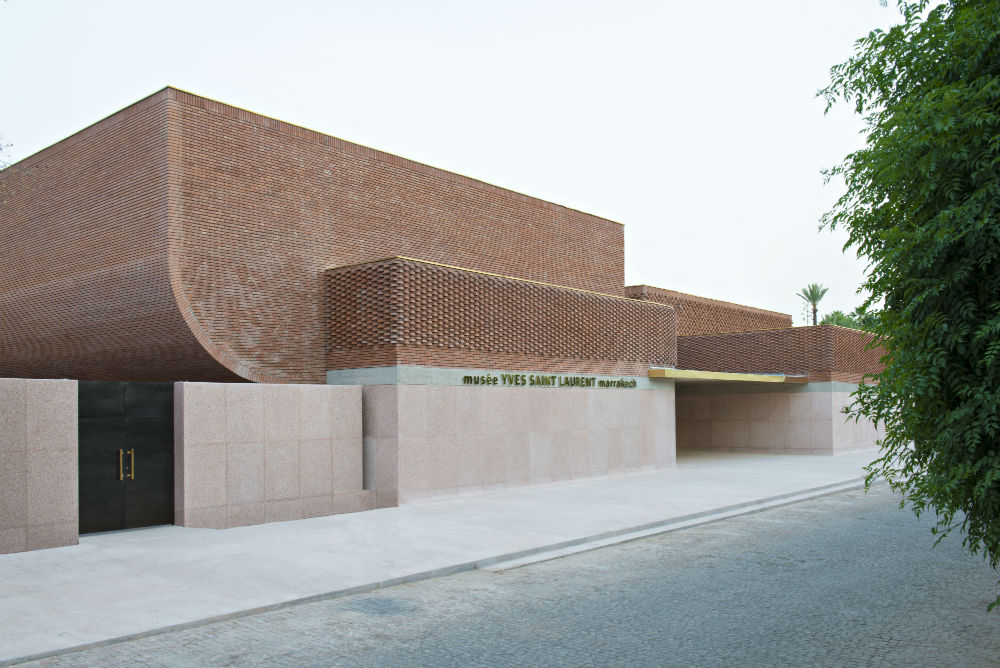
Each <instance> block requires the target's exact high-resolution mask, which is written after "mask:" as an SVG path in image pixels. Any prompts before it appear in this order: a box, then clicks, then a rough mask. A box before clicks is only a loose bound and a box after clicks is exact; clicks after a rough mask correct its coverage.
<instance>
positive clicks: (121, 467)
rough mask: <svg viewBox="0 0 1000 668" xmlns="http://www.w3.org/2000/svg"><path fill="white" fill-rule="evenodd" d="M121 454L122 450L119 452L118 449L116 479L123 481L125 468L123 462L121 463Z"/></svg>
mask: <svg viewBox="0 0 1000 668" xmlns="http://www.w3.org/2000/svg"><path fill="white" fill-rule="evenodd" d="M122 454H123V453H122V450H121V448H119V449H118V479H119V480H124V479H125V466H124V462H123V461H122Z"/></svg>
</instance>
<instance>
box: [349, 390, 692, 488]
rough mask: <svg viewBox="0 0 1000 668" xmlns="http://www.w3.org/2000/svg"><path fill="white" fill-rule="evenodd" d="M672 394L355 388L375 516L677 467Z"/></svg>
mask: <svg viewBox="0 0 1000 668" xmlns="http://www.w3.org/2000/svg"><path fill="white" fill-rule="evenodd" d="M673 390H674V388H673V384H672V383H664V386H663V388H661V389H657V390H606V389H605V390H602V389H575V388H563V389H549V388H523V387H466V386H447V385H375V386H366V387H365V388H364V434H365V464H366V471H365V477H366V486H367V487H370V488H371V489H374V490H375V491H376V494H377V505H378V506H380V507H384V506H392V505H397V504H404V503H407V502H412V501H419V500H423V499H428V498H441V497H449V496H459V495H462V494H474V493H477V492H482V491H487V490H496V489H504V488H513V487H523V486H527V485H537V484H546V483H554V482H559V481H566V480H573V479H584V478H597V477H607V476H614V475H623V474H627V473H636V472H640V471H647V470H654V469H661V468H672V467H674V466H675V465H676V458H675V442H674V435H675V428H674V391H673Z"/></svg>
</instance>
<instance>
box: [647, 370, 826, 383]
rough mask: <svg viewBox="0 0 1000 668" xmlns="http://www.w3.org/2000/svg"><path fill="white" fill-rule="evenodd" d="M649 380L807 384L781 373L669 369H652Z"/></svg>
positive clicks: (799, 377)
mask: <svg viewBox="0 0 1000 668" xmlns="http://www.w3.org/2000/svg"><path fill="white" fill-rule="evenodd" d="M648 375H649V377H650V378H669V379H672V380H673V381H675V382H676V383H677V385H702V384H706V383H808V382H809V377H808V376H805V375H786V374H781V373H735V372H730V371H699V370H696V369H671V368H666V367H652V368H650V370H649V374H648Z"/></svg>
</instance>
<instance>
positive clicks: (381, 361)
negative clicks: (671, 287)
mask: <svg viewBox="0 0 1000 668" xmlns="http://www.w3.org/2000/svg"><path fill="white" fill-rule="evenodd" d="M326 283H327V284H326V312H327V319H328V322H329V334H328V340H327V365H328V368H330V369H347V368H361V367H371V366H393V365H411V364H412V365H418V366H439V367H464V368H499V369H510V370H539V371H549V370H550V371H559V372H581V373H603V374H632V375H645V374H646V373H647V371H648V370H649V367H650V366H663V365H671V366H672V365H674V364H675V363H676V356H677V355H676V345H675V340H676V339H675V332H676V322H675V316H674V311H673V309H672V308H670V307H669V306H664V305H660V304H652V303H648V302H641V301H637V300H632V299H626V298H622V297H617V296H612V295H604V294H596V293H592V292H585V291H582V290H574V289H570V288H563V287H558V286H552V285H546V284H539V283H533V282H530V281H523V280H518V279H513V278H507V277H502V276H495V275H491V274H484V273H480V272H475V271H469V270H464V269H459V268H456V267H448V266H442V265H437V264H432V263H426V262H421V261H417V260H410V259H406V258H392V259H387V260H381V261H375V262H370V263H366V264H360V265H353V266H347V267H341V268H334V269H330V270H328V271H327V272H326Z"/></svg>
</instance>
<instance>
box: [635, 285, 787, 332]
mask: <svg viewBox="0 0 1000 668" xmlns="http://www.w3.org/2000/svg"><path fill="white" fill-rule="evenodd" d="M625 296H626V297H632V298H633V299H642V300H645V301H651V302H656V303H658V304H669V305H671V306H673V307H674V309H676V311H677V334H678V336H687V335H691V334H709V333H716V332H736V331H744V330H757V329H778V328H785V327H791V326H792V316H790V315H788V314H786V313H778V312H776V311H768V310H765V309H761V308H756V307H754V306H744V305H743V304H734V303H732V302H725V301H721V300H718V299H709V298H707V297H698V296H696V295H689V294H685V293H683V292H676V291H674V290H666V289H664V288H656V287H653V286H650V285H629V286H627V287H626V288H625Z"/></svg>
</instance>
